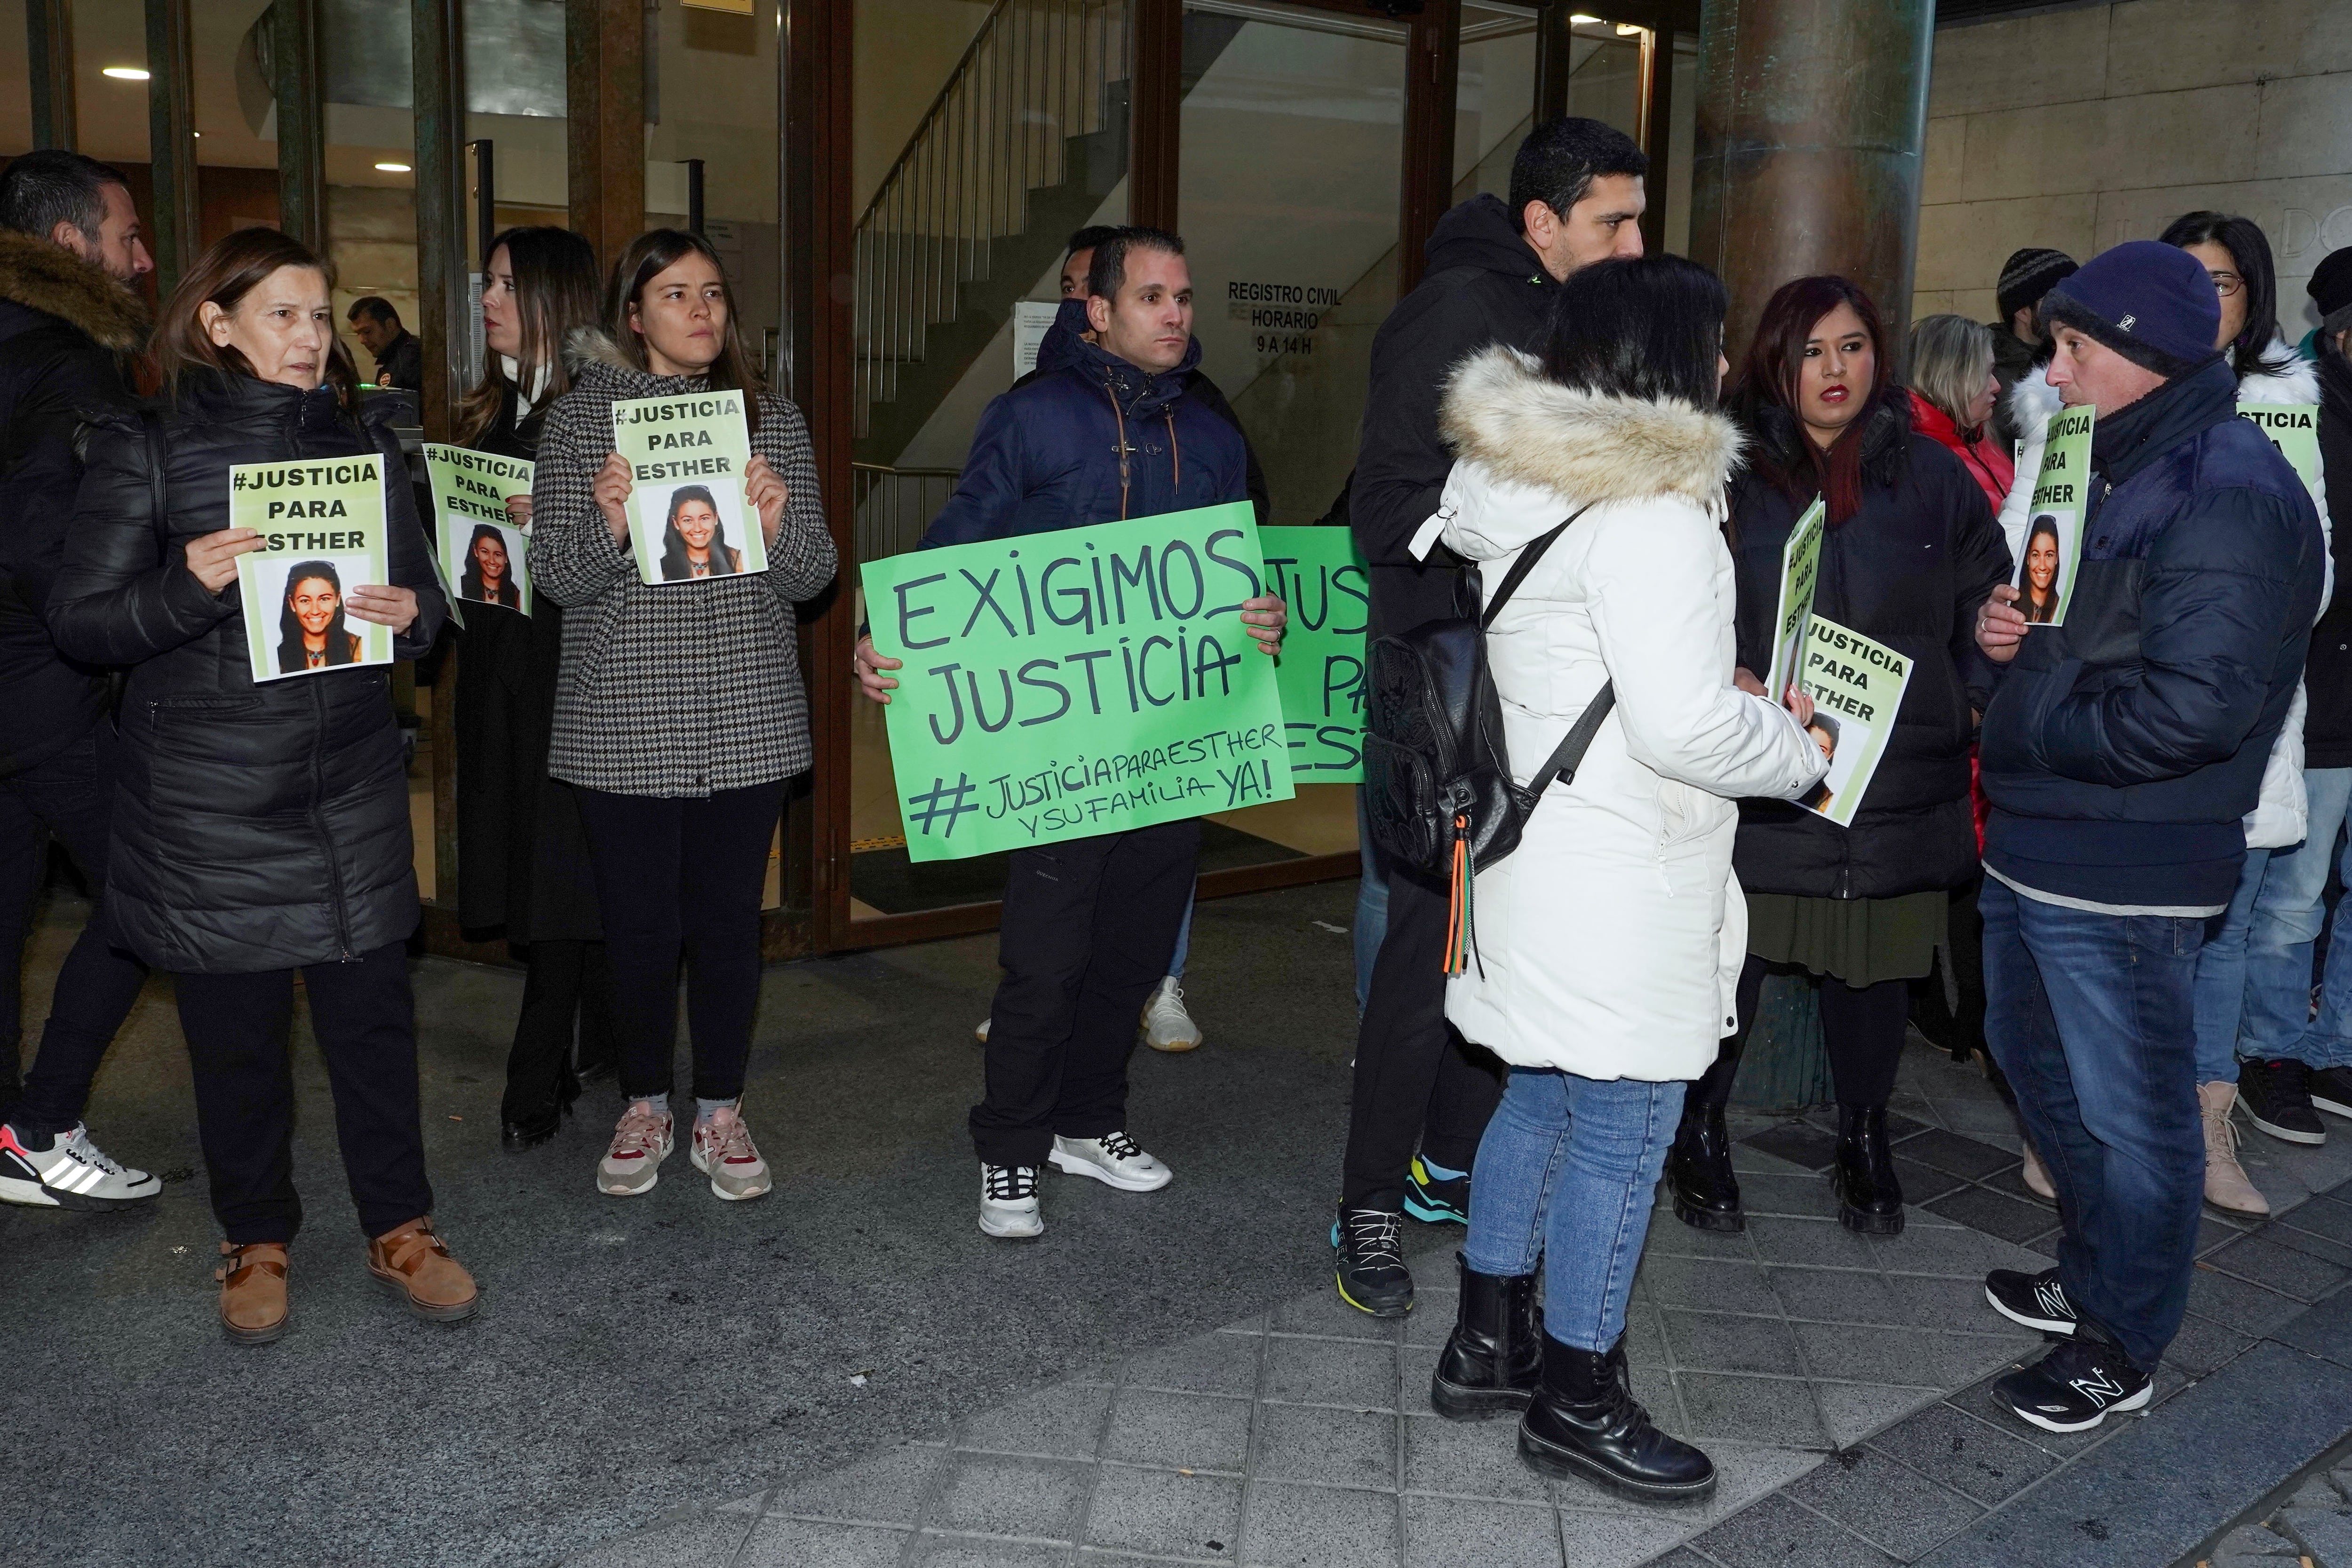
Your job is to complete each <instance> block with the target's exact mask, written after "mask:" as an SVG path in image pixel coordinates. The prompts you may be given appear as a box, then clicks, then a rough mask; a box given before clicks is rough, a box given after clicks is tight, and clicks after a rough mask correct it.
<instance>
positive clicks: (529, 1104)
mask: <svg viewBox="0 0 2352 1568" xmlns="http://www.w3.org/2000/svg"><path fill="white" fill-rule="evenodd" d="M523 962H524V963H525V964H526V965H527V967H526V969H525V971H524V974H525V978H524V980H523V985H522V1014H521V1016H520V1017H518V1018H517V1019H516V1020H515V1035H514V1045H513V1046H512V1047H510V1048H509V1050H508V1052H507V1092H506V1096H505V1098H504V1099H503V1100H500V1101H499V1115H500V1116H502V1117H504V1118H505V1119H506V1120H507V1121H530V1120H533V1119H538V1118H543V1117H545V1116H546V1115H547V1113H548V1112H549V1111H551V1110H554V1109H555V1108H556V1106H557V1105H558V1104H560V1103H562V1104H568V1103H569V1102H570V1101H571V1100H572V1098H573V1097H574V1095H575V1094H576V1093H577V1092H578V1079H576V1078H575V1077H574V1068H575V1066H576V1065H581V1064H585V1063H588V1062H597V1061H614V1060H616V1059H617V1058H618V1056H619V1041H618V1038H617V1037H615V1035H614V1029H613V972H612V968H611V966H610V964H609V963H607V962H606V960H605V957H604V943H603V942H566V941H560V940H554V939H550V940H547V941H543V942H532V943H531V944H530V947H529V948H528V949H526V950H525V952H524V954H523ZM575 1039H576V1041H577V1042H578V1045H579V1057H578V1062H577V1063H576V1064H575V1062H574V1059H573V1057H572V1046H573V1042H574V1041H575Z"/></svg>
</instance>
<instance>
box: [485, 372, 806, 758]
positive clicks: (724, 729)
mask: <svg viewBox="0 0 2352 1568" xmlns="http://www.w3.org/2000/svg"><path fill="white" fill-rule="evenodd" d="M568 348H569V351H570V357H571V359H572V390H571V391H570V392H568V393H566V394H564V395H562V397H560V398H558V399H556V401H555V405H554V406H553V407H551V409H549V411H548V416H547V426H546V429H545V430H544V431H543V432H542V433H541V437H540V444H539V463H538V468H537V469H536V471H535V472H534V474H533V476H532V479H531V498H530V510H531V527H530V574H531V576H532V579H533V580H534V581H535V582H536V583H537V584H538V585H539V590H540V592H541V593H543V594H545V595H547V596H548V597H549V598H551V599H553V600H554V601H555V602H556V603H557V604H559V605H562V606H564V608H565V610H566V611H568V612H569V613H568V614H567V615H565V616H564V617H563V663H562V670H561V671H560V673H559V674H558V676H557V678H556V687H555V728H554V734H553V737H552V740H551V744H550V747H549V751H548V763H547V771H548V772H549V773H551V774H553V775H554V776H555V777H557V778H559V779H562V780H564V781H565V782H566V783H569V784H581V785H584V786H586V787H587V788H589V789H600V790H605V791H608V792H610V793H612V794H614V795H663V796H702V795H710V794H713V793H714V792H716V791H719V790H730V789H742V788H745V787H747V786H749V785H751V784H768V783H771V782H772V781H774V780H776V779H780V778H784V777H787V776H789V775H790V774H793V773H801V772H803V771H805V770H806V769H807V768H808V766H809V763H810V760H811V752H810V747H809V726H808V693H807V691H806V689H805V688H804V687H803V683H802V680H801V668H800V649H799V644H798V641H797V636H796V633H797V628H798V622H797V618H796V616H795V613H794V610H793V605H796V604H798V603H800V602H801V601H803V600H804V599H809V598H814V596H815V595H818V594H819V593H821V592H823V591H824V587H825V584H828V583H830V582H832V581H833V575H834V569H835V555H834V547H833V536H832V535H831V534H830V533H828V532H827V531H826V530H825V525H824V506H823V503H822V501H821V499H820V497H819V495H818V490H817V474H816V459H815V454H814V450H813V448H812V447H810V445H809V435H808V425H807V423H806V421H804V420H803V419H802V417H801V411H800V410H799V409H798V408H795V407H793V405H792V404H791V403H789V402H787V401H785V400H784V399H783V398H781V397H777V396H774V395H772V394H767V393H762V394H761V395H760V399H759V407H760V424H759V428H758V429H756V430H754V431H753V432H752V433H751V450H752V452H753V453H754V454H756V455H757V456H760V457H762V458H766V459H767V460H768V466H769V467H770V468H773V469H775V471H776V474H777V477H778V478H780V479H782V480H783V481H784V487H785V489H786V490H787V491H788V492H789V496H790V500H788V501H787V502H786V505H785V508H784V522H783V527H782V530H781V531H779V533H778V534H777V538H776V542H775V543H774V544H773V545H772V546H771V547H770V549H769V551H768V570H767V571H765V572H762V573H758V574H745V575H743V576H740V577H729V578H725V579H722V580H720V581H719V582H714V583H709V584H699V585H698V586H695V587H692V588H678V587H649V586H647V585H646V584H645V583H643V582H641V581H640V580H639V579H638V576H637V568H636V563H635V560H634V559H633V558H632V557H631V555H630V553H629V550H628V547H627V546H626V545H625V544H615V543H614V542H613V534H612V531H611V530H610V529H608V528H607V527H606V526H605V524H604V514H603V513H602V512H600V511H598V510H596V502H595V500H594V497H593V494H592V493H591V492H592V487H593V484H594V482H595V478H596V470H597V469H599V468H602V467H604V459H605V458H606V456H607V455H609V454H610V453H611V452H612V450H613V405H614V403H615V402H617V401H621V400H624V399H627V398H633V397H673V396H677V395H680V394H684V393H689V392H701V391H704V390H705V389H706V388H707V386H708V382H707V381H706V379H705V378H704V377H701V376H678V375H670V376H663V375H655V374H652V373H651V372H649V371H644V370H639V369H638V368H636V367H635V365H632V364H630V363H628V362H627V361H626V360H625V359H623V358H622V357H621V354H620V352H619V350H617V349H616V348H615V347H614V344H613V342H612V340H611V339H610V338H608V337H606V336H604V334H603V333H601V332H585V331H583V332H577V333H574V334H573V336H572V342H571V343H570V344H569V345H568Z"/></svg>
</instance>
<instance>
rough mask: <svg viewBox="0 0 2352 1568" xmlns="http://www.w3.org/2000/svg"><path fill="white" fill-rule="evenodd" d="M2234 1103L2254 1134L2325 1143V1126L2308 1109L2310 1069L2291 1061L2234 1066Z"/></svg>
mask: <svg viewBox="0 0 2352 1568" xmlns="http://www.w3.org/2000/svg"><path fill="white" fill-rule="evenodd" d="M2238 1103H2239V1104H2241V1105H2242V1106H2244V1107H2245V1108H2246V1120H2247V1121H2251V1122H2252V1123H2253V1124H2254V1127H2255V1129H2256V1130H2257V1131H2263V1132H2267V1133H2269V1134H2270V1135H2271V1136H2272V1137H2273V1138H2276V1139H2279V1140H2280V1141H2282V1142H2288V1143H2325V1142H2327V1128H2326V1124H2325V1123H2324V1122H2322V1121H2320V1120H2319V1112H2317V1111H2316V1110H2313V1109H2312V1108H2311V1069H2310V1068H2307V1067H2305V1066H2304V1064H2303V1063H2301V1062H2299V1061H2296V1060H2295V1059H2294V1058H2293V1057H2282V1058H2278V1059H2277V1060H2274V1061H2252V1060H2249V1061H2242V1062H2240V1063H2239V1064H2238Z"/></svg>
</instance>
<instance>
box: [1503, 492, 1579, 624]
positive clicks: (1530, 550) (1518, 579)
mask: <svg viewBox="0 0 2352 1568" xmlns="http://www.w3.org/2000/svg"><path fill="white" fill-rule="evenodd" d="M1593 504H1594V503H1593V502H1591V501H1587V502H1585V503H1584V504H1583V505H1582V506H1580V507H1578V508H1577V509H1576V510H1574V511H1572V512H1570V513H1569V514H1568V516H1567V518H1566V519H1565V520H1564V521H1562V522H1561V523H1560V525H1559V527H1558V528H1555V529H1553V530H1551V531H1549V533H1541V534H1538V535H1537V536H1536V537H1535V538H1533V539H1530V540H1528V544H1527V548H1526V549H1524V550H1522V551H1520V552H1519V558H1518V559H1517V561H1514V562H1512V563H1511V569H1510V571H1508V572H1507V573H1506V574H1504V576H1503V585H1502V586H1501V587H1499V588H1497V589H1496V590H1495V596H1494V597H1493V598H1491V599H1489V600H1487V601H1486V614H1484V615H1482V616H1479V617H1478V629H1479V630H1480V631H1482V632H1483V631H1485V630H1486V628H1487V627H1488V626H1493V625H1494V624H1495V616H1496V613H1497V612H1498V611H1500V610H1501V609H1502V607H1503V606H1504V605H1507V604H1509V603H1510V602H1511V595H1513V594H1516V593H1517V592H1518V588H1519V584H1521V583H1522V582H1524V581H1526V580H1527V575H1528V573H1530V572H1532V571H1534V570H1535V569H1536V563H1537V562H1538V561H1540V560H1542V559H1543V558H1544V552H1545V551H1547V550H1549V549H1550V548H1551V547H1552V543H1553V542H1554V541H1556V540H1558V539H1559V536H1560V535H1561V534H1563V533H1566V532H1567V531H1568V525H1569V524H1570V523H1571V522H1574V521H1576V520H1577V519H1578V518H1580V517H1582V516H1583V515H1584V514H1585V513H1586V512H1588V511H1591V510H1592V508H1593Z"/></svg>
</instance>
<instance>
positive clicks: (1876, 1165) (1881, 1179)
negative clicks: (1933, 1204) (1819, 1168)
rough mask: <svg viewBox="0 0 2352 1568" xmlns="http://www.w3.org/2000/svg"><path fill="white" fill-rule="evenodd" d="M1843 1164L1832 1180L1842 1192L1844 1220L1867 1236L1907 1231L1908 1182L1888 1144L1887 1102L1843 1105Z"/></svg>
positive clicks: (1840, 1213)
mask: <svg viewBox="0 0 2352 1568" xmlns="http://www.w3.org/2000/svg"><path fill="white" fill-rule="evenodd" d="M1837 1112H1838V1145H1837V1163H1836V1164H1834V1165H1832V1166H1831V1167H1830V1185H1831V1187H1832V1189H1834V1190H1835V1191H1836V1193H1837V1199H1838V1221H1839V1223H1840V1224H1842V1225H1843V1226H1845V1227H1846V1229H1848V1230H1858V1231H1860V1232H1861V1233H1862V1234H1863V1235H1864V1236H1900V1235H1902V1234H1903V1184H1902V1182H1901V1180H1900V1179H1899V1178H1897V1177H1896V1176H1895V1155H1894V1153H1893V1152H1892V1151H1891V1150H1889V1149H1888V1148H1887V1145H1886V1107H1885V1105H1841V1106H1839V1107H1838V1108H1837Z"/></svg>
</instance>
